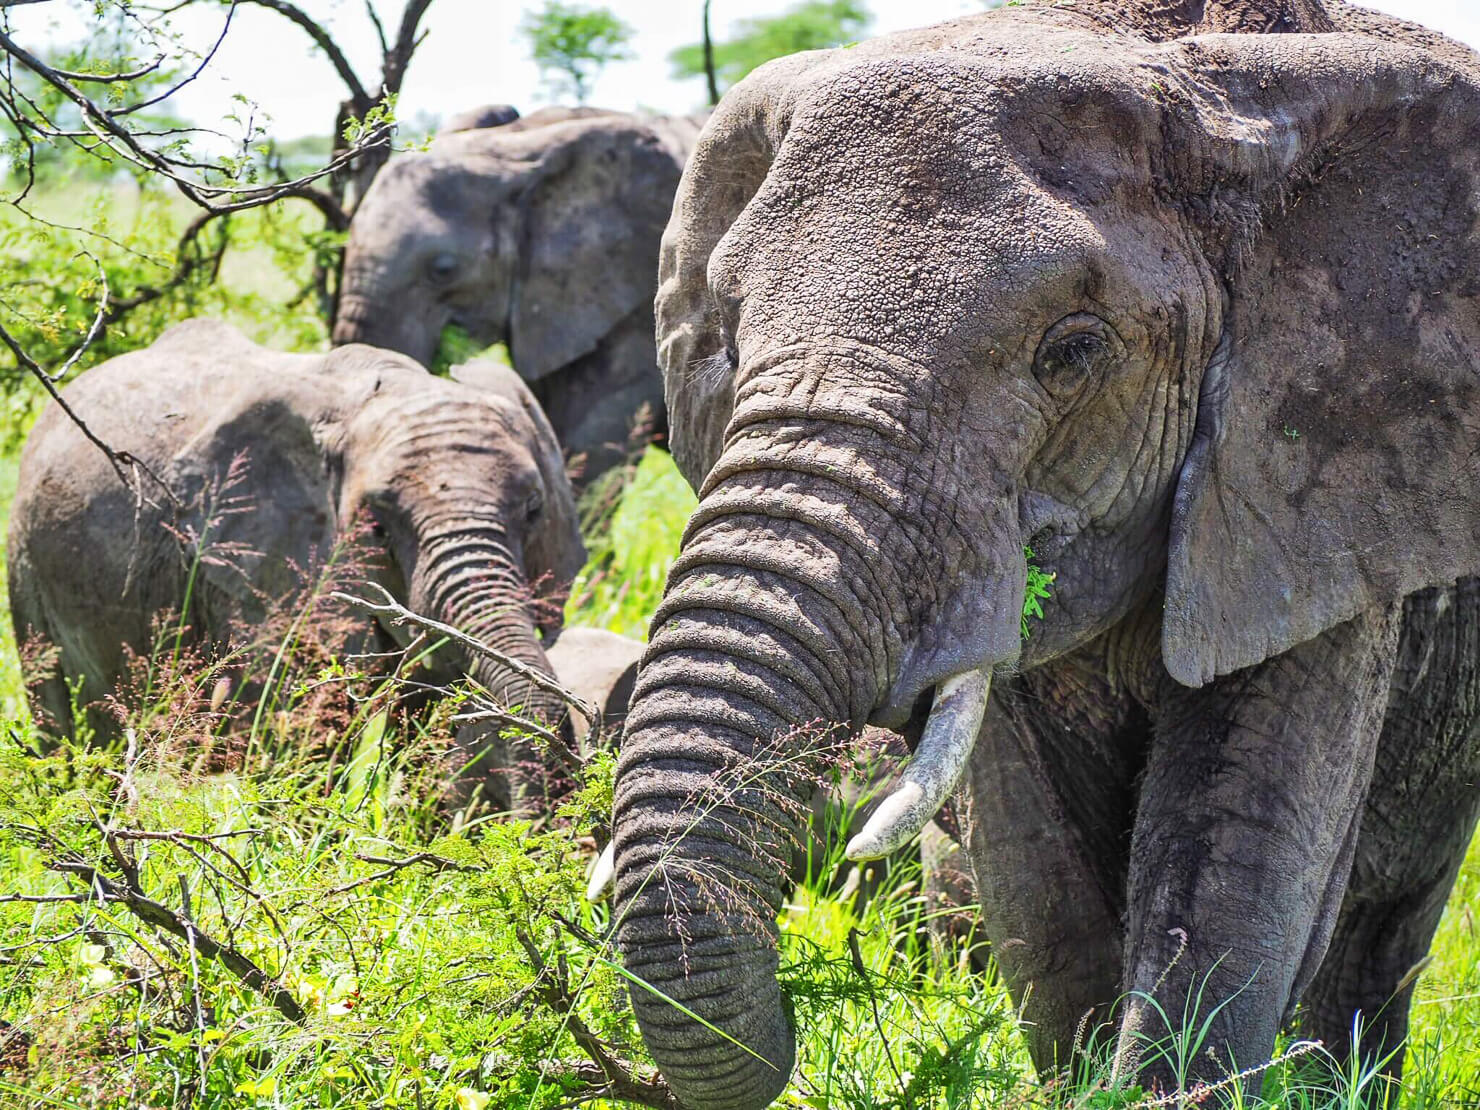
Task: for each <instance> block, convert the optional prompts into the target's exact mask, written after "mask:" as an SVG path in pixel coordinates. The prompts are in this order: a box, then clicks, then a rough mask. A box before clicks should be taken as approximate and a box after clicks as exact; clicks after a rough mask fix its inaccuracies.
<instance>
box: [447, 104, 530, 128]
mask: <svg viewBox="0 0 1480 1110" xmlns="http://www.w3.org/2000/svg"><path fill="white" fill-rule="evenodd" d="M518 118H519V109H518V108H516V107H514V105H512V104H483V105H480V106H479V107H477V108H468V109H466V110H465V111H461V112H454V113H453V114H452V115H451V116H450V117H449V118H448V119H447V121H446V122H445V123H443V124H442V126H441V127H440V128H439V129H438V131H437V134H439V135H450V134H452V133H453V132H454V131H478V130H480V129H482V128H484V127H502V126H503V125H504V124H506V123H513V122H514V121H515V120H517V119H518Z"/></svg>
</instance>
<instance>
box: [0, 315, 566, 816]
mask: <svg viewBox="0 0 1480 1110" xmlns="http://www.w3.org/2000/svg"><path fill="white" fill-rule="evenodd" d="M473 368H474V369H476V370H478V371H479V373H478V374H477V375H476V377H477V385H468V384H463V383H461V382H457V381H448V380H443V379H438V378H434V377H432V376H431V375H429V374H428V373H427V372H426V371H425V370H424V369H422V368H421V367H420V366H418V365H417V364H416V363H414V362H412V361H411V360H410V359H408V358H405V357H404V356H402V355H398V354H393V353H391V352H388V351H380V350H375V349H372V348H369V347H362V346H355V347H345V348H342V349H340V350H337V351H333V352H331V353H330V354H328V355H321V354H284V353H282V352H279V351H270V350H267V349H265V348H262V347H259V346H257V345H256V344H254V343H252V342H250V341H249V340H247V339H246V338H245V337H244V336H242V335H241V333H240V332H238V331H236V330H235V329H234V328H232V327H230V326H229V325H226V324H222V323H219V322H216V321H211V320H192V321H190V322H188V323H184V324H180V325H178V326H176V327H174V328H171V329H170V330H169V331H168V332H166V333H165V334H164V335H163V336H162V337H161V338H160V339H159V340H158V341H156V342H155V343H154V344H153V345H151V346H149V347H147V348H145V349H143V350H140V351H135V352H132V353H130V354H126V355H121V356H119V357H118V358H115V359H111V360H109V361H108V362H106V363H104V364H103V365H101V366H99V367H97V368H95V369H93V370H90V371H88V372H87V373H86V374H84V375H83V376H82V377H81V378H80V379H78V380H77V381H76V382H75V383H73V384H72V385H70V386H68V387H67V389H66V390H65V391H64V392H63V397H64V398H65V400H66V401H67V403H68V405H69V406H70V407H71V409H72V410H73V411H74V412H75V413H76V414H77V416H79V417H80V418H81V419H82V420H84V421H85V422H86V424H87V426H88V428H89V429H90V430H91V431H92V432H93V433H94V434H95V435H96V436H98V437H99V438H100V439H102V440H103V441H104V442H105V443H108V444H109V445H110V446H111V447H112V448H113V449H114V450H116V451H120V452H126V453H127V455H128V456H130V457H131V458H132V459H133V460H135V461H136V462H137V463H138V464H139V467H140V469H139V470H138V471H137V472H136V473H135V479H136V481H137V482H138V483H139V487H138V489H137V491H135V490H131V489H130V488H128V487H127V486H126V485H124V483H123V482H121V481H120V480H119V479H118V476H117V475H116V474H115V472H114V470H113V469H112V466H111V465H110V462H109V460H108V458H107V457H106V456H105V455H104V454H103V453H102V452H101V451H99V450H98V449H97V447H96V446H94V445H93V444H92V443H89V442H88V441H87V439H86V438H84V436H83V435H82V433H81V431H80V430H79V429H78V427H77V425H76V424H75V423H74V422H73V421H72V420H71V419H69V417H68V416H67V415H66V414H65V413H64V412H62V410H61V409H60V407H59V406H56V405H52V406H50V407H48V408H47V409H46V411H44V412H43V413H42V414H41V417H40V419H39V420H38V421H37V422H36V427H35V429H34V430H33V431H32V432H31V435H30V437H29V438H28V439H27V441H26V446H25V450H24V451H23V452H22V454H21V464H20V477H19V486H18V489H17V492H16V497H15V502H14V504H13V506H12V508H11V516H10V539H9V560H10V562H9V585H10V604H11V615H12V618H13V619H14V621H15V628H16V639H17V641H18V642H24V641H26V640H28V639H30V638H32V637H36V636H39V637H41V638H42V639H43V640H44V641H46V642H47V643H48V644H50V645H51V646H52V647H54V648H55V649H56V653H57V654H56V659H55V669H54V670H53V671H51V672H50V673H49V674H48V675H47V676H46V677H45V680H44V681H42V682H41V683H40V685H39V686H38V687H36V688H35V690H34V692H33V699H34V702H35V705H36V708H37V710H38V717H40V718H41V719H42V720H44V721H46V722H48V724H49V727H50V729H51V730H53V731H56V732H70V731H72V730H73V728H74V727H75V725H76V723H77V722H75V721H74V720H73V719H72V711H71V706H72V701H73V698H74V696H75V697H76V698H77V699H78V700H79V701H80V703H81V704H83V705H88V704H92V703H95V702H97V701H98V700H99V699H102V698H105V697H106V696H108V695H109V694H111V693H113V692H114V690H115V689H116V688H117V686H118V684H119V682H120V681H121V680H122V679H124V678H125V677H126V671H127V660H128V657H129V652H134V653H138V654H140V655H143V656H146V657H147V656H148V653H149V651H150V649H151V646H152V637H153V636H154V635H155V634H156V629H157V622H158V621H159V620H160V619H161V618H164V617H167V618H170V619H179V620H181V621H183V622H184V624H185V626H186V627H188V629H189V633H190V637H191V638H192V639H193V640H196V641H202V642H205V643H209V644H214V645H217V646H220V647H222V648H226V647H230V646H232V645H234V644H237V643H239V642H240V641H241V639H242V638H243V637H244V636H245V637H248V638H249V637H250V636H251V635H252V633H253V631H254V630H255V628H256V627H257V626H258V625H260V624H261V623H262V621H263V620H264V619H265V618H266V616H267V615H268V614H269V613H270V612H271V611H272V610H273V608H274V607H275V606H278V605H281V604H282V603H283V602H284V601H285V600H286V599H288V598H290V597H292V596H293V595H294V594H295V593H297V592H299V591H301V590H302V588H303V587H304V586H305V575H308V574H312V573H315V572H317V571H320V570H322V569H323V568H324V567H325V566H326V564H327V562H328V560H330V559H331V557H335V556H336V553H337V554H338V556H340V557H343V558H349V557H351V555H353V557H354V558H355V559H356V560H357V562H358V563H359V564H360V566H362V567H363V568H364V572H365V573H366V574H367V575H368V576H369V578H370V580H371V581H373V582H376V583H378V584H379V585H380V586H382V587H383V588H384V589H386V590H387V591H388V592H389V593H390V594H391V595H392V596H393V597H394V598H395V599H396V600H397V601H399V602H401V603H402V604H403V605H407V606H409V607H410V608H411V609H413V610H415V611H417V612H419V613H423V614H426V615H428V616H431V617H433V618H434V619H436V620H439V621H441V622H443V623H444V624H448V625H452V626H453V627H455V628H457V629H458V630H460V631H462V632H464V633H466V634H468V635H470V636H473V637H476V638H478V639H480V640H482V641H483V642H484V643H486V644H489V645H491V646H493V647H495V648H498V649H500V650H501V651H502V652H503V653H505V654H506V655H507V656H510V657H512V658H513V659H515V660H516V661H518V662H519V663H521V664H523V665H524V666H525V667H526V668H531V669H533V670H536V671H539V672H543V673H544V674H545V675H546V676H550V677H553V673H552V671H551V667H550V664H549V662H548V661H547V660H546V658H545V654H544V651H543V648H542V646H541V639H540V634H539V632H540V630H541V629H543V631H544V632H545V633H546V634H547V636H553V635H554V633H556V632H558V630H559V626H560V621H559V615H558V614H559V610H558V607H551V606H549V605H540V606H537V605H536V604H535V603H534V598H533V596H532V592H533V591H534V590H551V589H555V588H558V587H559V586H560V585H561V584H563V583H568V582H569V580H570V579H571V577H573V576H574V574H575V572H576V571H577V570H578V569H579V568H580V566H581V563H582V561H583V559H584V547H583V545H582V543H581V536H580V530H579V527H578V522H577V518H576V511H575V502H574V499H573V496H572V493H571V489H570V485H569V483H568V481H567V480H566V477H565V471H564V467H563V463H562V459H561V455H560V448H559V445H558V444H557V443H556V442H555V438H554V435H553V433H552V432H551V431H550V428H549V425H548V424H547V423H546V422H545V420H544V417H543V416H542V415H541V414H540V411H539V406H538V405H537V404H536V403H535V400H534V398H533V397H532V396H531V395H530V393H529V390H528V389H526V388H525V386H524V385H523V383H522V382H521V381H520V380H519V379H518V377H516V376H515V375H514V374H513V373H512V372H510V371H508V370H502V369H500V368H498V367H493V366H488V365H483V364H474V367H473ZM414 632H415V630H414V629H407V628H401V627H398V626H394V625H386V626H385V627H383V628H381V627H378V626H372V627H370V628H368V629H365V630H363V632H362V633H360V634H357V644H358V646H359V647H360V648H363V649H369V648H372V647H374V646H375V645H376V644H379V645H380V646H381V647H382V648H386V649H388V648H392V647H394V646H395V645H396V643H397V642H398V641H399V642H400V643H402V644H403V645H404V644H405V642H406V641H407V640H408V639H409V637H410V636H411V635H413V634H414ZM470 655H471V653H467V652H463V651H461V650H456V651H453V652H450V653H448V654H447V655H446V656H445V657H444V658H443V659H442V660H441V661H440V662H434V675H433V677H434V678H442V679H451V678H453V677H456V676H457V675H458V674H460V673H466V674H469V675H472V676H473V677H475V678H476V679H477V680H478V681H479V683H480V684H481V685H482V686H483V687H484V688H485V689H487V690H488V691H489V692H490V693H491V694H492V695H493V697H494V698H495V699H497V700H499V701H501V702H502V703H504V704H505V705H518V706H521V707H523V708H524V709H525V710H526V711H527V712H529V713H530V714H531V715H535V716H538V717H541V718H543V719H544V721H545V722H546V723H547V724H549V725H552V726H559V725H562V724H563V722H564V720H565V717H566V713H565V705H564V703H563V702H562V700H561V699H560V698H559V697H558V696H556V695H555V694H554V693H553V692H552V691H553V689H554V686H553V683H552V684H550V686H549V687H548V688H542V687H541V686H539V685H537V684H532V683H531V681H530V680H529V678H528V677H527V675H521V674H519V673H518V672H517V671H516V670H514V669H511V668H509V667H506V666H504V665H502V664H499V663H497V662H494V661H492V660H491V659H490V658H488V657H485V656H478V657H476V658H473V657H470ZM89 716H90V717H91V718H92V720H93V724H94V726H95V727H98V728H100V729H102V730H106V729H107V728H108V727H109V725H110V724H111V723H112V722H111V721H110V718H109V717H108V716H107V715H106V714H96V713H94V714H90V715H89ZM564 727H565V729H566V732H567V737H568V734H569V725H565V726H564ZM481 736H482V737H483V738H484V739H485V740H486V739H487V736H488V734H487V732H486V731H485V732H483V733H482V734H481ZM489 743H492V741H489ZM470 754H476V753H470ZM501 770H504V771H507V772H508V774H507V775H500V776H499V778H498V781H497V782H495V783H494V784H491V785H492V786H494V787H495V788H496V789H497V790H498V793H499V795H500V796H501V797H503V796H504V795H505V794H506V795H507V797H505V799H504V800H506V801H508V802H510V803H511V804H513V805H515V806H517V807H519V808H521V809H531V808H540V807H542V805H543V800H544V799H543V795H544V792H545V789H546V786H547V783H548V779H549V777H550V775H552V774H554V775H563V774H564V773H565V769H564V765H563V764H562V763H561V761H560V758H559V754H558V753H541V752H539V751H537V750H536V749H535V746H534V745H533V744H531V743H520V744H518V745H514V746H513V747H512V750H510V751H509V752H508V753H507V754H506V755H505V756H504V766H503V767H502V768H501Z"/></svg>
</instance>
